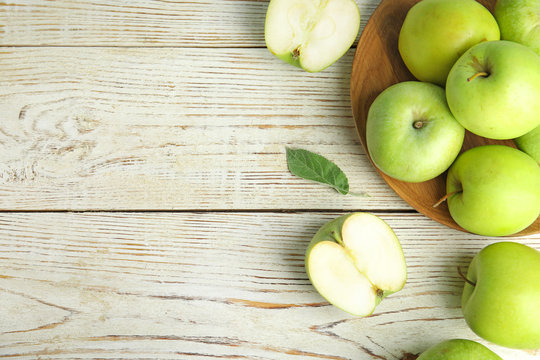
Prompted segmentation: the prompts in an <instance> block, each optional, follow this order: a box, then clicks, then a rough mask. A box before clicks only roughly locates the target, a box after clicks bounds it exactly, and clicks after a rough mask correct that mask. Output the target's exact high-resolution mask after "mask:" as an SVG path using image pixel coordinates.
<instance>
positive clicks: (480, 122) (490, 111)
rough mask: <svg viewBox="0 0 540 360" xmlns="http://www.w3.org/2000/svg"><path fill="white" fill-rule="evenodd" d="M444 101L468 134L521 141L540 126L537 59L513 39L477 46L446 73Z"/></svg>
mask: <svg viewBox="0 0 540 360" xmlns="http://www.w3.org/2000/svg"><path fill="white" fill-rule="evenodd" d="M481 72H485V73H486V74H487V76H484V75H480V74H481ZM475 75H480V76H476V77H475ZM446 98H447V100H448V106H449V107H450V110H451V111H452V113H453V114H454V116H455V118H456V120H457V121H459V122H460V123H461V125H463V126H464V127H465V129H467V130H469V131H470V132H472V133H474V134H476V135H479V136H482V137H486V138H491V139H498V140H503V139H514V138H517V137H520V136H522V135H524V134H526V133H528V132H529V131H531V130H533V129H534V128H535V127H537V126H538V125H540V101H538V99H539V98H540V56H538V55H537V54H536V53H535V52H534V51H532V50H531V49H529V48H528V47H526V46H524V45H521V44H518V43H515V42H511V41H505V40H500V41H488V42H484V43H480V44H478V45H475V46H473V47H472V48H470V49H469V50H467V51H466V52H465V53H464V54H463V55H462V56H461V57H460V58H459V59H458V61H457V62H456V63H455V64H454V66H453V67H452V69H451V70H450V73H449V74H448V80H447V82H446Z"/></svg>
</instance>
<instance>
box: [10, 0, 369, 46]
mask: <svg viewBox="0 0 540 360" xmlns="http://www.w3.org/2000/svg"><path fill="white" fill-rule="evenodd" d="M378 3H379V1H376V0H357V4H358V6H359V8H360V11H361V14H362V23H361V27H362V28H363V27H364V26H365V23H366V22H367V20H368V18H369V16H370V15H371V13H372V12H373V10H374V9H375V7H376V6H377V5H378ZM267 6H268V1H267V0H264V1H263V0H220V1H219V2H216V1H212V0H201V1H155V0H135V1H129V2H124V1H117V0H116V1H115V0H99V1H77V0H58V1H48V2H43V1H40V0H17V1H14V2H10V3H6V2H0V45H18V46H21V45H22V46H28V45H31V46H36V45H78V46H103V45H107V46H184V47H186V46H187V47H261V46H265V43H264V20H265V16H266V8H267Z"/></svg>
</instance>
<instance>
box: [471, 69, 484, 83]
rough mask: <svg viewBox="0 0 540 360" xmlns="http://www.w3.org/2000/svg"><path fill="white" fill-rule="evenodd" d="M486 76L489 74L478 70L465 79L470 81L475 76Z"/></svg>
mask: <svg viewBox="0 0 540 360" xmlns="http://www.w3.org/2000/svg"><path fill="white" fill-rule="evenodd" d="M479 76H481V77H488V76H489V74H488V73H487V72H485V71H480V72H477V73H476V74H474V75H473V76H471V77H470V78H468V79H467V81H468V82H471V81H473V80H474V79H476V78H477V77H479Z"/></svg>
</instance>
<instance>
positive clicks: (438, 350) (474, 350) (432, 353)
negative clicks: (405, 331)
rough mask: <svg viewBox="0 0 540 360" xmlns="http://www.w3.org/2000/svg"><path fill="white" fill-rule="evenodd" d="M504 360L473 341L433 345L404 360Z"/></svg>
mask: <svg viewBox="0 0 540 360" xmlns="http://www.w3.org/2000/svg"><path fill="white" fill-rule="evenodd" d="M412 359H416V360H502V358H501V357H500V356H499V355H497V354H495V353H494V352H493V351H491V350H490V349H488V348H487V347H486V346H484V345H482V344H480V343H478V342H476V341H472V340H466V339H450V340H446V341H442V342H440V343H438V344H436V345H433V346H432V347H430V348H429V349H427V350H426V351H424V352H423V353H422V354H420V356H418V357H416V356H406V357H405V358H404V359H403V360H412Z"/></svg>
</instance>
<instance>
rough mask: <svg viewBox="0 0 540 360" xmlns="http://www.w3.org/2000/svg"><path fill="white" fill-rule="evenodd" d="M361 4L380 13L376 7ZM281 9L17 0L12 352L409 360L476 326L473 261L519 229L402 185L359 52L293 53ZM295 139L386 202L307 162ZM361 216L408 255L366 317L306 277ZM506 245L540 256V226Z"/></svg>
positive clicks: (9, 108)
mask: <svg viewBox="0 0 540 360" xmlns="http://www.w3.org/2000/svg"><path fill="white" fill-rule="evenodd" d="M357 3H358V5H359V7H360V10H361V12H362V16H363V19H362V28H363V27H364V26H365V24H366V22H367V19H368V18H369V16H370V14H371V13H372V12H373V10H374V9H375V7H376V6H377V4H378V1H376V0H358V1H357ZM267 5H268V2H267V1H263V0H235V1H234V0H191V1H159V0H133V1H129V2H127V1H126V2H124V1H114V0H96V1H83V0H56V1H44V0H13V1H11V2H5V1H0V45H1V47H0V209H1V212H0V358H20V359H78V358H101V359H143V358H144V359H189V360H190V359H216V358H226V359H279V360H288V359H294V360H297V359H388V360H395V359H400V358H401V356H402V354H403V353H404V352H412V353H417V352H421V351H422V350H424V349H425V348H426V347H428V346H430V345H433V344H434V343H436V342H438V341H442V340H445V339H448V338H454V337H460V338H468V339H473V340H480V339H479V338H478V337H477V336H476V335H475V334H474V333H472V331H470V330H469V329H468V327H467V325H466V323H465V321H464V319H463V317H462V314H461V310H460V296H461V289H462V286H463V281H462V280H461V279H460V277H459V275H458V273H457V271H456V266H458V265H459V266H462V267H466V266H467V264H468V263H469V261H470V260H471V259H472V257H473V256H474V254H475V253H476V252H477V251H479V250H480V249H481V248H483V247H484V246H486V245H488V244H490V243H493V242H496V241H501V240H502V239H498V238H486V237H480V236H475V235H471V234H466V233H462V232H458V231H455V230H451V229H449V228H446V227H445V226H442V225H440V224H438V223H436V222H434V221H432V220H430V219H428V218H426V217H424V216H423V215H421V214H418V213H417V212H415V211H414V210H413V209H412V208H411V207H410V206H409V205H408V204H406V203H405V202H404V201H402V200H401V199H400V198H399V197H398V196H397V195H396V194H394V193H393V191H392V190H391V189H390V188H389V187H388V186H387V185H386V184H385V183H384V182H383V181H382V179H381V178H380V177H379V176H378V174H377V173H376V171H375V170H374V169H373V167H372V165H371V164H370V163H369V161H368V159H367V158H366V155H365V153H364V151H363V149H362V147H361V144H360V142H359V139H358V136H357V134H356V131H355V126H354V121H353V118H352V113H351V109H350V97H349V78H350V71H351V64H352V58H353V55H354V51H355V48H354V47H353V48H352V49H351V50H350V51H349V52H348V53H347V55H346V56H344V57H343V58H342V59H341V60H340V61H339V62H337V63H336V64H334V65H333V66H332V67H330V68H329V69H327V70H325V71H324V72H321V73H318V74H309V73H306V72H303V71H301V70H300V69H297V68H295V67H292V66H290V65H287V64H285V63H282V62H281V61H280V60H278V59H276V58H275V57H273V56H272V55H271V54H270V53H269V52H268V50H267V49H266V48H265V44H264V17H265V12H266V7H267ZM287 146H289V147H296V148H304V149H308V150H312V151H315V152H317V153H319V154H321V155H324V156H326V157H327V158H329V159H331V160H333V161H334V162H336V163H337V164H338V165H339V166H340V167H341V168H342V169H343V170H344V172H345V173H346V174H347V175H348V177H349V180H350V183H351V190H353V191H357V192H366V193H367V194H369V196H368V197H355V196H342V195H339V194H338V193H336V192H334V191H333V190H331V189H328V188H326V187H324V186H322V185H319V184H315V183H312V182H309V181H305V180H302V179H300V178H297V177H294V176H293V175H291V174H290V173H289V171H288V169H287V164H286V159H285V148H286V147H287ZM350 211H368V212H372V213H375V214H377V215H379V216H381V217H382V218H383V219H384V220H386V221H387V222H388V223H389V224H390V225H391V226H392V227H393V228H394V230H395V232H396V234H397V235H398V237H399V238H400V240H401V242H402V245H403V248H404V251H405V255H406V259H407V263H408V271H409V278H408V282H407V285H406V286H405V288H404V289H403V290H402V291H401V292H399V293H397V294H394V295H393V296H391V297H389V298H387V299H386V300H385V301H384V302H383V303H382V304H381V305H380V306H379V307H378V308H377V310H376V313H375V314H374V315H373V316H371V317H369V318H354V317H352V316H350V315H348V314H346V313H344V312H342V311H341V310H338V309H336V308H335V307H333V306H331V305H328V303H326V302H325V301H324V300H323V299H322V298H321V297H320V296H319V295H318V294H317V293H316V291H315V290H314V288H313V287H312V286H311V285H310V283H309V281H308V279H307V276H306V274H305V271H304V251H305V248H306V246H307V244H308V242H309V241H310V239H311V237H312V236H313V234H314V233H315V231H316V230H317V229H318V228H319V227H320V226H321V225H322V224H323V223H324V222H326V221H328V220H330V219H332V218H334V217H336V216H339V215H341V214H343V213H346V212H350ZM505 240H509V241H517V242H522V243H525V244H528V245H531V246H533V247H535V248H537V249H540V235H535V236H528V237H523V238H506V239H505ZM480 341H481V340H480ZM482 342H483V343H484V344H486V345H488V346H489V347H490V348H491V349H493V350H495V351H496V352H498V353H499V354H500V355H501V356H502V357H504V358H505V359H506V360H525V359H527V360H530V359H536V358H539V357H540V352H525V351H515V350H509V349H504V348H501V347H497V346H495V345H492V344H489V343H487V342H484V341H482Z"/></svg>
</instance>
